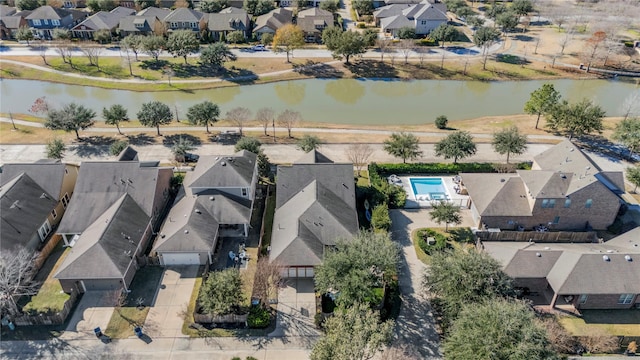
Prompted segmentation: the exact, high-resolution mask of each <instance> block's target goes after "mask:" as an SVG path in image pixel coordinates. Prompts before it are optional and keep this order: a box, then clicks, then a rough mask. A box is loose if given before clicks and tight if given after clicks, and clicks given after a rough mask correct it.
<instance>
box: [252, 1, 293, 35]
mask: <svg viewBox="0 0 640 360" xmlns="http://www.w3.org/2000/svg"><path fill="white" fill-rule="evenodd" d="M292 22H293V12H292V11H291V10H288V9H284V8H278V9H274V10H271V11H269V12H268V13H266V14H264V15H260V16H258V17H257V18H256V20H255V25H254V27H253V32H254V33H255V34H256V36H257V37H258V39H260V38H262V34H266V33H269V34H275V33H276V31H277V30H278V29H280V28H281V27H283V26H284V25H286V24H291V23H292Z"/></svg>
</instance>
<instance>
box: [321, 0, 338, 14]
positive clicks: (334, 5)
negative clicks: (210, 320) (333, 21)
mask: <svg viewBox="0 0 640 360" xmlns="http://www.w3.org/2000/svg"><path fill="white" fill-rule="evenodd" d="M339 8H340V1H338V0H325V1H323V2H321V3H320V9H322V10H326V11H329V12H330V13H332V14H335V13H337V12H338V9H339Z"/></svg>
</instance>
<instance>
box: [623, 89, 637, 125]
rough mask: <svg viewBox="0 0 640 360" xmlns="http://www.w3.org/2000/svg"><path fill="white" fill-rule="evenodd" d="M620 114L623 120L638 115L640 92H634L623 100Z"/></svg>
mask: <svg viewBox="0 0 640 360" xmlns="http://www.w3.org/2000/svg"><path fill="white" fill-rule="evenodd" d="M622 113H623V114H624V120H627V118H628V117H630V116H636V115H640V90H635V91H634V92H632V93H631V94H629V96H627V97H626V98H625V99H624V102H623V103H622Z"/></svg>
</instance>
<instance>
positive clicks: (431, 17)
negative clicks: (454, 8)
mask: <svg viewBox="0 0 640 360" xmlns="http://www.w3.org/2000/svg"><path fill="white" fill-rule="evenodd" d="M443 8H444V9H443ZM373 17H374V19H375V21H376V25H378V26H380V28H381V30H382V31H383V32H385V33H388V34H391V35H392V36H394V37H395V36H398V31H399V30H400V29H402V28H405V27H410V28H412V29H415V31H416V35H426V34H428V33H430V32H431V31H433V30H434V29H435V28H437V27H438V26H440V25H441V24H446V23H447V21H448V20H449V18H448V17H447V11H446V6H444V4H441V5H435V4H431V3H430V2H428V1H426V0H424V1H422V2H420V3H418V4H393V5H387V6H383V7H381V8H379V9H377V10H376V11H374V12H373Z"/></svg>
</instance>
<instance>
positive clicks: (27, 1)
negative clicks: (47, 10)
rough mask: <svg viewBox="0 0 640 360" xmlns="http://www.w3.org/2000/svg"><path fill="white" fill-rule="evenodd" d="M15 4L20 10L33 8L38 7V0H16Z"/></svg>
mask: <svg viewBox="0 0 640 360" xmlns="http://www.w3.org/2000/svg"><path fill="white" fill-rule="evenodd" d="M16 6H17V7H18V8H19V9H20V10H35V9H37V8H39V7H40V3H39V1H38V0H18V1H16Z"/></svg>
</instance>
